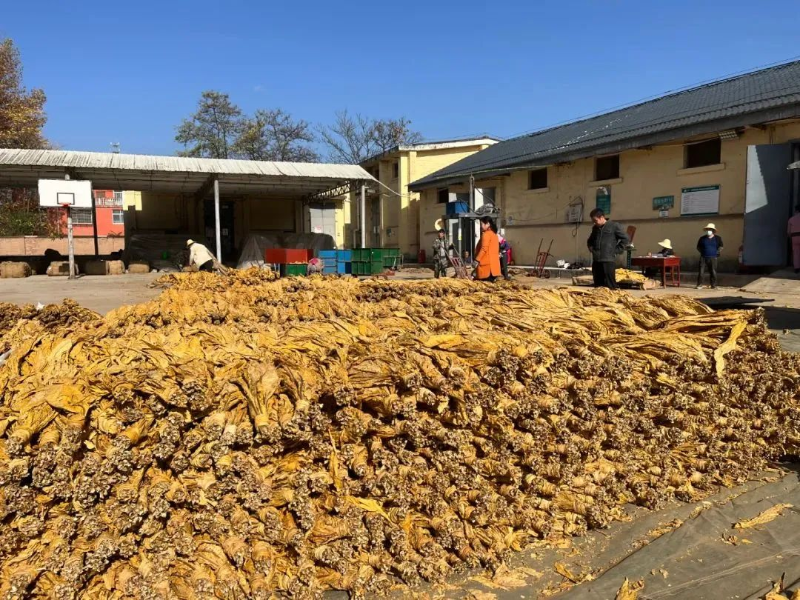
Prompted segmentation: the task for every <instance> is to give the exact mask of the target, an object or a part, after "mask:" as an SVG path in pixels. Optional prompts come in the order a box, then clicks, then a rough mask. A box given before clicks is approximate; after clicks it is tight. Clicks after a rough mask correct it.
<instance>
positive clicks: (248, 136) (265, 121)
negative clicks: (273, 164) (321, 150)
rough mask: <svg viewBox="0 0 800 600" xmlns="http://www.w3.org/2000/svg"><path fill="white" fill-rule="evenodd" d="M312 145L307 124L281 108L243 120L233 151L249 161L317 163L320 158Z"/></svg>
mask: <svg viewBox="0 0 800 600" xmlns="http://www.w3.org/2000/svg"><path fill="white" fill-rule="evenodd" d="M312 142H314V134H313V133H312V132H311V129H310V126H309V124H308V122H306V121H303V120H302V119H300V120H298V121H295V120H294V119H292V116H291V115H290V114H288V113H286V112H284V111H282V110H281V109H275V110H257V111H256V112H255V114H254V115H253V117H252V118H249V119H245V120H244V124H243V127H242V131H241V133H240V135H239V137H238V138H237V140H236V142H235V144H234V152H235V153H236V155H237V156H241V157H242V158H247V159H250V160H274V161H290V162H318V161H319V155H318V154H317V153H316V151H315V150H314V149H313V148H311V147H310V146H308V144H310V143H312Z"/></svg>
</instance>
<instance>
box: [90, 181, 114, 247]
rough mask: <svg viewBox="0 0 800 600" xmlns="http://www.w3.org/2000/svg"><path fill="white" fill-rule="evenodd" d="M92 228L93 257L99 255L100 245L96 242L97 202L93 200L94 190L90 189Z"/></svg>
mask: <svg viewBox="0 0 800 600" xmlns="http://www.w3.org/2000/svg"><path fill="white" fill-rule="evenodd" d="M112 193H113V192H112ZM112 211H113V209H112ZM112 214H113V212H112ZM112 219H113V217H112ZM92 229H93V235H94V255H95V257H98V256H100V247H99V244H98V243H97V202H96V201H95V197H94V190H92Z"/></svg>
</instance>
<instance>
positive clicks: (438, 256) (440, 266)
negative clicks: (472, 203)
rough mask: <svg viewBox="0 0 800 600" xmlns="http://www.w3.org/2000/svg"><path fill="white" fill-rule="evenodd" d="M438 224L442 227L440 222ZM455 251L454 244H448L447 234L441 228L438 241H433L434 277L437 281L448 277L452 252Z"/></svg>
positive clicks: (437, 234) (437, 237) (437, 236)
mask: <svg viewBox="0 0 800 600" xmlns="http://www.w3.org/2000/svg"><path fill="white" fill-rule="evenodd" d="M436 224H437V225H441V223H440V222H439V221H437V222H436ZM453 250H454V248H453V244H448V243H447V232H446V231H445V230H444V229H442V228H441V227H440V228H439V230H438V231H437V232H436V239H435V240H433V276H434V277H436V278H437V279H438V278H439V277H442V276H445V277H446V276H447V268H448V267H449V266H450V252H451V251H453Z"/></svg>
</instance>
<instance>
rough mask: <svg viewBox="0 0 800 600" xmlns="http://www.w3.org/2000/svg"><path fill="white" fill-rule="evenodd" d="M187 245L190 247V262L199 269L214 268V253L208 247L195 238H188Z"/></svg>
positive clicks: (210, 269)
mask: <svg viewBox="0 0 800 600" xmlns="http://www.w3.org/2000/svg"><path fill="white" fill-rule="evenodd" d="M186 247H187V248H188V249H189V264H190V265H191V266H193V267H197V270H198V271H209V272H211V271H213V270H214V255H213V254H211V252H210V251H209V249H208V248H206V247H205V246H203V244H199V243H197V242H195V241H194V240H186Z"/></svg>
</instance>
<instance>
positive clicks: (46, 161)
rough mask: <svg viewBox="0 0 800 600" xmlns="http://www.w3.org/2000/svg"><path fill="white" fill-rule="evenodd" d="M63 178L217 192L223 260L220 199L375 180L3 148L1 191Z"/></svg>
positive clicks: (324, 194)
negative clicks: (223, 196) (5, 188)
mask: <svg viewBox="0 0 800 600" xmlns="http://www.w3.org/2000/svg"><path fill="white" fill-rule="evenodd" d="M63 178H69V179H81V180H91V181H92V185H93V187H94V188H95V189H112V190H138V191H147V192H165V193H176V194H185V195H190V196H194V197H196V198H197V199H203V198H205V197H207V196H209V195H210V194H211V193H212V191H213V194H214V200H215V217H216V219H215V220H216V231H217V234H216V238H217V254H218V258H219V253H220V220H219V198H220V195H226V196H237V197H242V196H251V197H253V196H258V197H259V198H265V199H269V198H281V199H295V200H315V199H323V198H333V197H337V196H340V195H342V194H346V193H349V192H351V191H354V190H356V189H358V188H359V187H362V186H365V185H366V184H367V183H368V182H371V181H374V178H373V177H372V176H371V175H370V174H369V173H367V171H365V170H364V169H363V168H362V167H360V166H358V165H343V164H325V163H290V162H267V161H255V160H228V159H210V158H187V157H178V156H149V155H139V154H115V153H103V152H75V151H63V150H20V149H0V187H36V185H37V183H38V180H39V179H63ZM362 210H363V207H362Z"/></svg>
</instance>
